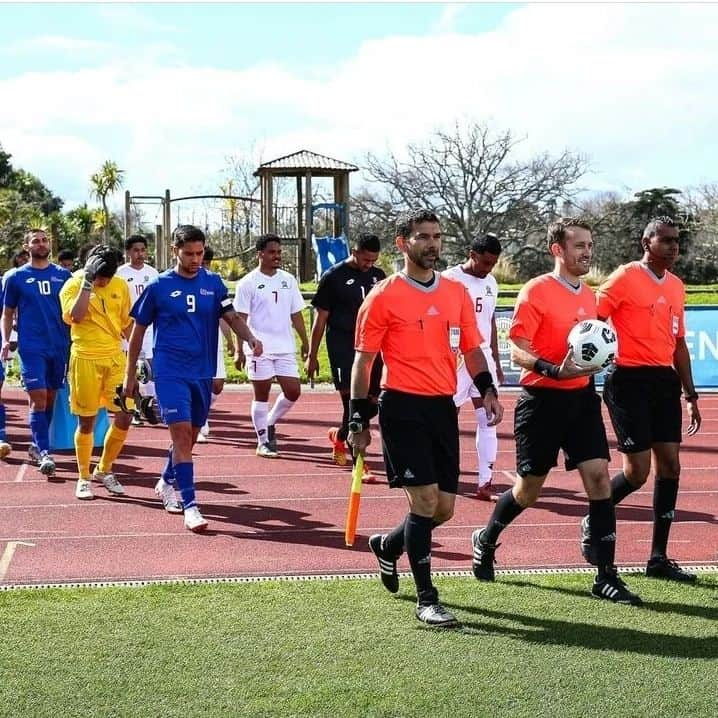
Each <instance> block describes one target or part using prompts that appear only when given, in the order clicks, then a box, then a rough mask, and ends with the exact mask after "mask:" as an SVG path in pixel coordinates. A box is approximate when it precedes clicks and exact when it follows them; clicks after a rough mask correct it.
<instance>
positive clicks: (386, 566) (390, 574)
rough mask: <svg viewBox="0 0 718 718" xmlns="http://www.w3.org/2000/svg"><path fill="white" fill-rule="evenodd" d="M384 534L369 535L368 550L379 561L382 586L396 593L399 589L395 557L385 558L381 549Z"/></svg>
mask: <svg viewBox="0 0 718 718" xmlns="http://www.w3.org/2000/svg"><path fill="white" fill-rule="evenodd" d="M384 536H385V534H374V535H373V536H370V537H369V550H370V551H371V552H372V553H373V554H374V555H375V556H376V560H377V561H378V562H379V576H380V577H381V582H382V583H383V584H384V588H385V589H386V590H387V591H389V593H396V592H397V591H398V590H399V574H398V573H397V570H396V559H391V558H387V557H386V556H385V555H384V551H383V549H382V547H383V544H384Z"/></svg>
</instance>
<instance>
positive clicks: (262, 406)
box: [250, 401, 269, 444]
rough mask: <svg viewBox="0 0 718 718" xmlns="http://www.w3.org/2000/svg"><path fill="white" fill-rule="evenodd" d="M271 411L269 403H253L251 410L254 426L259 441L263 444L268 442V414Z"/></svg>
mask: <svg viewBox="0 0 718 718" xmlns="http://www.w3.org/2000/svg"><path fill="white" fill-rule="evenodd" d="M268 411H269V402H268V401H253V402H252V408H251V410H250V413H251V416H252V424H253V425H254V430H255V431H256V432H257V441H258V442H259V443H260V444H263V443H264V442H265V441H266V440H267V413H268Z"/></svg>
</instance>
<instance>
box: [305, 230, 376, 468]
mask: <svg viewBox="0 0 718 718" xmlns="http://www.w3.org/2000/svg"><path fill="white" fill-rule="evenodd" d="M380 249H381V245H380V243H379V237H377V236H376V235H375V234H361V235H359V237H358V238H357V240H356V242H355V243H354V246H353V247H352V251H351V256H350V257H348V258H347V259H345V260H344V261H342V262H338V263H337V264H335V265H334V266H333V267H330V268H329V269H328V270H327V271H326V272H324V274H323V275H322V277H321V279H320V280H319V286H318V287H317V291H316V294H315V295H314V298H313V299H312V306H313V307H314V309H315V310H316V311H315V316H314V323H313V325H312V333H311V338H310V341H309V356H308V357H307V361H306V363H305V365H304V366H305V369H306V372H307V376H308V377H309V379H312V377H313V376H314V375H315V374H316V373H317V372H318V371H319V361H318V359H317V355H318V353H319V346H320V344H321V342H322V336H324V330H325V329H326V342H327V353H328V355H329V365H330V367H331V370H332V379H333V381H334V388H335V389H336V390H337V391H338V392H339V397H340V398H341V402H342V408H343V412H342V419H341V423H340V425H339V426H338V427H335V428H332V429H330V430H329V440H330V441H331V443H332V456H333V459H334V461H335V462H336V463H337V464H339V466H344V465H345V464H346V463H347V456H346V444H345V442H346V440H347V436H348V435H349V427H348V424H349V381H350V379H351V371H352V364H353V363H354V331H355V328H356V319H357V312H358V311H359V307H360V306H361V304H362V302H363V301H364V299H366V296H367V294H368V293H369V292H370V291H371V290H372V289H373V287H374V286H375V285H376V283H377V282H380V281H381V280H382V279H385V278H386V274H384V271H383V270H382V269H379V268H378V267H375V266H374V265H375V263H376V260H377V259H378V257H379V250H380ZM382 367H383V364H382V361H381V358H379V357H377V359H376V360H375V361H374V366H373V368H372V376H371V383H370V386H369V397H370V398H371V399H372V400H373V401H376V399H377V397H378V396H379V380H380V378H381V370H382ZM364 471H365V477H366V478H365V479H364V480H365V481H367V482H371V481H372V480H375V479H374V478H373V475H372V474H371V473H370V472H369V470H368V466H367V465H366V464H365V465H364Z"/></svg>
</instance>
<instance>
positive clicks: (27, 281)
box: [25, 277, 35, 284]
mask: <svg viewBox="0 0 718 718" xmlns="http://www.w3.org/2000/svg"><path fill="white" fill-rule="evenodd" d="M34 281H35V277H28V278H27V279H26V280H25V284H32V283H33V282H34Z"/></svg>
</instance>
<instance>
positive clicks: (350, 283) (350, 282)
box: [347, 278, 354, 287]
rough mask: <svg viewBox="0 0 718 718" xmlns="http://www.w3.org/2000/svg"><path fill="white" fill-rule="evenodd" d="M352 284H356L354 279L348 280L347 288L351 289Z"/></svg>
mask: <svg viewBox="0 0 718 718" xmlns="http://www.w3.org/2000/svg"><path fill="white" fill-rule="evenodd" d="M352 284H354V279H353V278H352V279H347V287H351V285H352Z"/></svg>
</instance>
